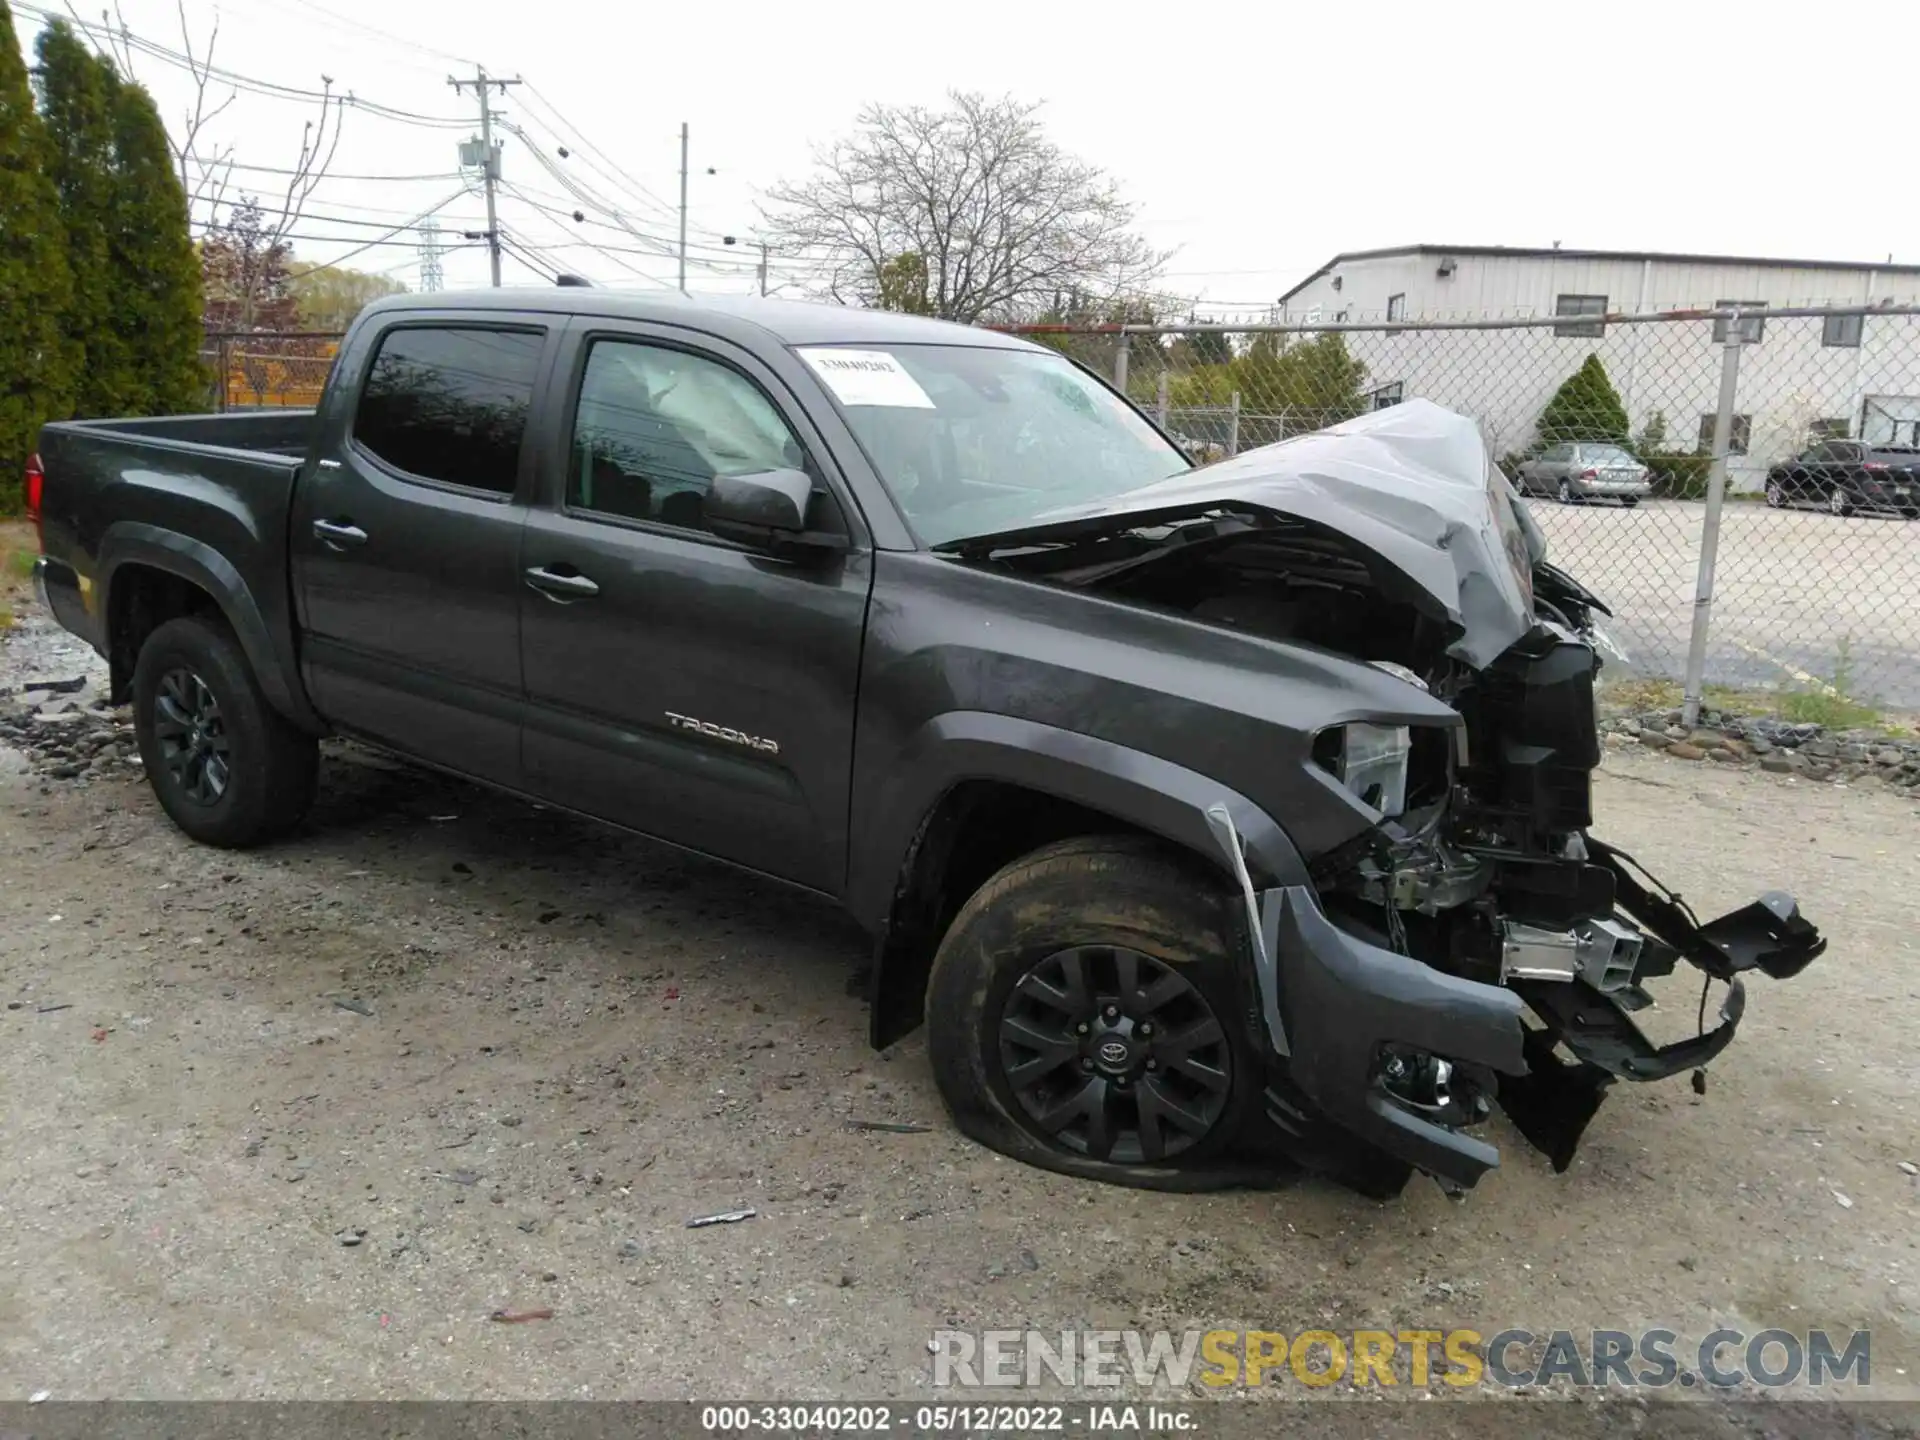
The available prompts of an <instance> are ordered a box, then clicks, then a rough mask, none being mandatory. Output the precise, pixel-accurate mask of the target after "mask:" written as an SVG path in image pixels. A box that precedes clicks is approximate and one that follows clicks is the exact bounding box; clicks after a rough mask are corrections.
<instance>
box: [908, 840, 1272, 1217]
mask: <svg viewBox="0 0 1920 1440" xmlns="http://www.w3.org/2000/svg"><path fill="white" fill-rule="evenodd" d="M1070 967H1072V968H1070ZM1074 969H1077V973H1078V975H1079V977H1080V980H1081V982H1082V983H1080V984H1079V985H1077V986H1076V985H1075V984H1074V983H1073V970H1074ZM1251 970H1252V967H1251V965H1250V964H1249V963H1247V958H1246V954H1245V942H1244V938H1243V925H1242V922H1241V921H1240V919H1239V917H1238V916H1237V914H1236V912H1235V910H1234V897H1233V896H1232V895H1231V893H1230V892H1228V891H1227V890H1226V889H1225V888H1224V887H1223V886H1222V885H1220V884H1219V883H1217V882H1216V881H1215V880H1214V879H1213V878H1212V877H1211V876H1209V875H1207V874H1206V873H1204V872H1203V871H1202V870H1200V869H1199V867H1197V866H1195V865H1190V864H1186V863H1183V862H1182V861H1181V860H1180V859H1178V858H1176V857H1175V856H1173V855H1172V854H1170V853H1169V852H1168V851H1166V850H1165V849H1163V848H1161V847H1160V846H1158V845H1156V844H1154V843H1153V842H1151V841H1146V840H1143V839H1139V838H1135V837H1127V836H1085V837H1080V838H1077V839H1072V840H1065V841H1061V842H1060V843H1058V844H1054V845H1049V846H1046V847H1045V848H1043V849H1040V850H1036V851H1034V852H1033V853H1032V854H1030V855H1027V856H1025V857H1023V858H1021V859H1019V860H1016V861H1014V862H1013V863H1012V864H1010V865H1008V866H1006V867H1005V868H1004V869H1002V870H1001V871H1000V872H999V873H998V874H996V875H995V876H994V877H993V878H992V879H991V880H989V881H988V882H987V883H986V884H985V885H983V886H981V887H980V889H979V890H978V891H977V892H975V894H974V895H973V897H972V898H971V899H970V900H968V901H967V903H966V904H965V905H963V906H962V907H961V909H960V912H959V914H958V915H957V916H955V917H954V921H953V924H952V925H951V927H949V929H948V931H947V934H946V937H945V939H944V940H942V942H941V944H940V949H939V952H938V953H937V954H936V955H935V957H934V961H933V970H932V974H931V976H930V978H929V981H928V985H927V1010H926V1020H927V1035H928V1041H927V1044H928V1052H929V1056H930V1058H931V1060H932V1064H933V1072H934V1078H935V1081H936V1082H937V1083H938V1085H939V1087H940V1094H941V1096H942V1098H943V1099H944V1100H945V1101H946V1103H947V1107H948V1109H949V1110H951V1112H952V1113H953V1117H954V1120H955V1122H956V1123H957V1124H958V1125H959V1127H960V1129H961V1130H962V1131H963V1132H964V1133H966V1134H967V1135H969V1136H971V1137H972V1138H973V1139H975V1140H977V1141H979V1142H980V1143H981V1144H983V1145H986V1146H988V1147H990V1148H992V1149H994V1150H998V1151H1000V1152H1001V1153H1002V1154H1005V1155H1009V1156H1012V1157H1013V1158H1014V1159H1017V1160H1022V1161H1025V1162H1027V1163H1029V1164H1033V1165H1038V1166H1042V1167H1044V1168H1046V1169H1050V1170H1057V1171H1060V1172H1062V1173H1065V1174H1069V1175H1079V1176H1083V1177H1086V1178H1089V1179H1095V1180H1102V1181H1106V1182H1109V1183H1112V1184H1121V1185H1132V1186H1139V1187H1143V1188H1149V1189H1160V1190H1204V1189H1214V1188H1218V1187H1220V1186H1223V1185H1234V1184H1255V1183H1262V1182H1264V1181H1271V1180H1272V1179H1274V1178H1275V1177H1276V1175H1277V1174H1278V1173H1283V1172H1284V1171H1285V1170H1286V1169H1287V1167H1286V1166H1285V1164H1284V1162H1282V1163H1281V1164H1279V1165H1276V1163H1275V1161H1274V1159H1273V1157H1271V1156H1267V1157H1265V1158H1263V1159H1256V1158H1255V1157H1254V1156H1253V1155H1250V1154H1249V1153H1247V1151H1246V1150H1245V1148H1244V1147H1241V1146H1240V1142H1242V1141H1244V1140H1247V1139H1249V1138H1250V1136H1251V1134H1252V1132H1253V1131H1254V1130H1255V1129H1256V1128H1257V1125H1258V1124H1259V1123H1262V1122H1261V1120H1260V1117H1261V1114H1262V1112H1261V1110H1260V1097H1261V1093H1262V1089H1263V1084H1262V1080H1263V1077H1262V1068H1261V1057H1260V1053H1259V1051H1258V1049H1257V1048H1256V1044H1255V1041H1254V1038H1253V1036H1252V1035H1251V1034H1250V1033H1249V1028H1248V1026H1249V1023H1250V1022H1248V1021H1246V1020H1245V1018H1244V1017H1246V1016H1248V1015H1250V1014H1252V1013H1254V1009H1255V1005H1254V999H1253V995H1252V982H1251V980H1250V978H1249V977H1250V975H1251ZM1129 976H1131V979H1132V981H1133V984H1134V986H1135V988H1134V990H1133V992H1132V994H1131V996H1130V997H1129V996H1128V995H1126V994H1123V993H1121V992H1122V990H1123V989H1124V988H1125V986H1126V984H1127V982H1128V978H1129ZM1036 997H1043V998H1036ZM1123 1006H1124V1008H1122V1007H1123ZM1136 1027H1139V1028H1136ZM1027 1042H1032V1043H1027ZM1178 1042H1186V1043H1184V1044H1181V1043H1178ZM1121 1052H1125V1053H1124V1055H1123V1054H1122V1053H1121ZM1096 1056H1100V1057H1102V1058H1100V1059H1096V1058H1095V1057H1096ZM1176 1056H1179V1057H1181V1058H1175V1057H1176ZM1209 1072H1210V1073H1209ZM1149 1097H1152V1098H1151V1100H1149ZM1169 1100H1171V1101H1172V1102H1174V1103H1175V1104H1177V1105H1178V1106H1179V1107H1180V1113H1181V1114H1183V1115H1184V1117H1185V1118H1184V1120H1183V1121H1181V1122H1180V1123H1175V1122H1174V1121H1173V1120H1171V1119H1168V1118H1166V1117H1168V1116H1170V1115H1171V1114H1173V1113H1174V1112H1173V1111H1171V1110H1169V1109H1168V1108H1167V1102H1168V1101H1169ZM1049 1111H1050V1112H1052V1113H1053V1114H1054V1115H1055V1116H1059V1115H1062V1114H1064V1115H1066V1116H1067V1117H1068V1118H1067V1119H1066V1120H1065V1121H1064V1123H1059V1124H1053V1123H1046V1122H1043V1120H1042V1118H1041V1116H1042V1115H1043V1114H1045V1113H1047V1112H1049ZM1237 1147H1240V1148H1238V1150H1237Z"/></svg>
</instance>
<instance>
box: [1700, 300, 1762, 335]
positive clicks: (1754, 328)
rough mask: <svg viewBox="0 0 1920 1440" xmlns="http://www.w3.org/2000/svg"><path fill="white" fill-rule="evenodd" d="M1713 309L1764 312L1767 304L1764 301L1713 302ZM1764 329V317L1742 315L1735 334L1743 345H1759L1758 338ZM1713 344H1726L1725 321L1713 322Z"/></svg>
mask: <svg viewBox="0 0 1920 1440" xmlns="http://www.w3.org/2000/svg"><path fill="white" fill-rule="evenodd" d="M1713 308H1714V309H1716V310H1764V309H1766V308H1767V302H1766V301H1764V300H1716V301H1714V302H1713ZM1766 328H1767V321H1766V317H1765V316H1764V315H1742V316H1741V317H1740V321H1739V329H1738V330H1737V331H1736V332H1735V333H1737V334H1738V335H1739V337H1740V339H1741V340H1742V341H1743V342H1744V343H1745V344H1748V345H1758V344H1759V343H1760V336H1761V335H1762V334H1763V333H1764V332H1765V330H1766ZM1713 343H1714V344H1716V345H1724V344H1726V343H1727V322H1726V321H1725V320H1716V321H1714V322H1713Z"/></svg>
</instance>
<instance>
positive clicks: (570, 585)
mask: <svg viewBox="0 0 1920 1440" xmlns="http://www.w3.org/2000/svg"><path fill="white" fill-rule="evenodd" d="M527 584H529V585H531V586H532V587H533V588H534V589H536V590H538V591H539V592H540V593H541V594H542V595H544V596H546V597H547V598H548V599H549V600H558V601H560V602H562V603H565V602H566V601H568V600H586V599H589V598H590V597H592V596H595V595H598V594H599V593H600V587H599V586H598V585H596V584H594V583H593V581H591V580H589V579H588V578H587V577H586V576H584V575H564V574H561V573H560V572H559V571H557V570H549V569H547V568H546V567H545V566H544V565H535V566H533V567H532V568H530V569H529V570H528V571H527Z"/></svg>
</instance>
